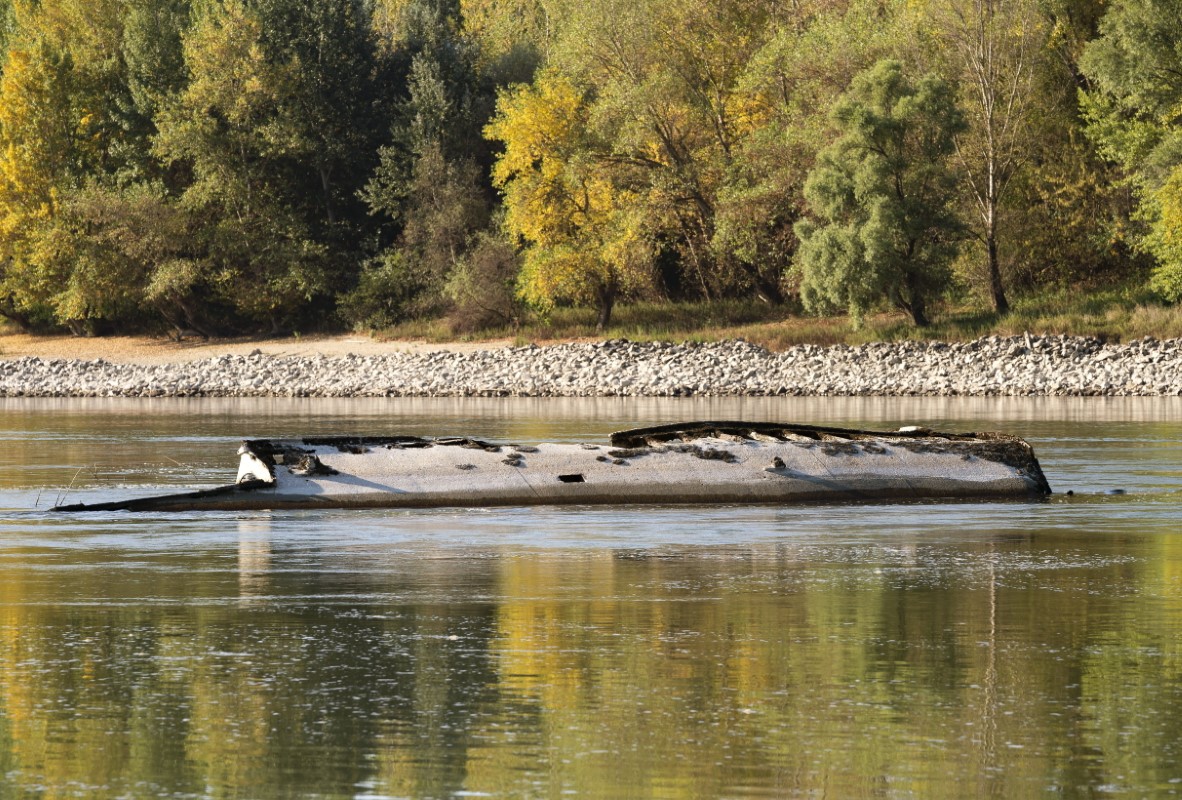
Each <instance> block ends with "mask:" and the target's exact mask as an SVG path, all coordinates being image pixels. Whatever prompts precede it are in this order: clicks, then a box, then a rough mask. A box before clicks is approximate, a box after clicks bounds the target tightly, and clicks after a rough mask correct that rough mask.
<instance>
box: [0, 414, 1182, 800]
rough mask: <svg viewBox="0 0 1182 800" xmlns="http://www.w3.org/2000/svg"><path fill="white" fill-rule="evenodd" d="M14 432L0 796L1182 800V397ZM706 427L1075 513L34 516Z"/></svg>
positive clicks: (0, 435) (5, 473)
mask: <svg viewBox="0 0 1182 800" xmlns="http://www.w3.org/2000/svg"><path fill="white" fill-rule="evenodd" d="M0 412H2V413H0V445H2V447H0V798H4V800H9V798H13V799H14V800H16V799H20V800H23V799H24V798H156V797H160V798H278V797H284V798H287V797H316V798H369V799H376V798H387V797H415V798H428V797H547V798H551V797H564V796H575V797H604V798H608V797H611V798H615V797H663V798H683V797H684V798H690V797H818V798H819V797H838V798H842V797H871V796H872V797H887V798H896V797H898V798H910V797H983V796H988V797H1003V798H1020V797H1095V796H1114V797H1172V796H1178V795H1182V494H1180V491H1179V490H1182V400H1179V399H1163V400H1144V399H1142V400H1097V399H1091V400H1088V399H1069V400H1046V399H1042V400H1005V399H962V400H921V399H890V400H884V399H850V400H841V399H836V400H834V399H825V400H816V399H742V400H737V399H732V400H693V399H690V400H581V401H570V400H548V401H542V400H381V401H377V400H364V401H324V400H316V401H310V400H309V401H299V400H290V401H288V400H284V401H270V400H267V401H263V400H257V401H219V400H200V401H154V402H150V403H145V402H131V401H49V400H28V401H23V400H20V401H18V400H7V401H5V400H0ZM694 418H716V419H717V418H751V419H775V420H781V421H797V420H800V421H813V422H818V423H824V424H833V425H849V426H873V427H877V426H891V427H897V426H899V425H904V424H916V423H920V424H926V425H930V426H932V427H937V428H946V429H952V430H974V429H975V430H981V429H1000V430H1005V431H1009V432H1012V433H1016V434H1019V435H1022V436H1024V437H1027V438H1028V439H1030V440H1031V441H1032V442H1033V443H1034V444H1035V447H1036V449H1037V452H1038V455H1039V456H1040V458H1041V460H1042V462H1043V466H1044V469H1045V471H1046V473H1047V477H1048V479H1049V480H1050V482H1051V484H1052V486H1053V487H1054V488H1055V489H1056V490H1057V491H1059V492H1065V491H1066V490H1068V489H1071V490H1073V491H1074V492H1075V495H1074V496H1073V497H1070V498H1068V497H1066V496H1064V495H1062V494H1060V495H1057V496H1056V497H1055V498H1054V499H1052V500H1051V501H1050V502H1046V503H998V504H956V503H952V504H915V505H903V506H885V505H859V506H836V507H833V506H831V507H824V506H814V507H805V508H776V507H766V506H764V507H722V508H700V507H693V508H678V507H645V508H631V509H620V510H615V509H602V508H594V509H587V508H530V509H495V510H451V509H443V510H406V511H402V510H398V511H318V512H282V513H217V514H208V513H206V514H175V515H152V514H144V515H132V514H117V513H109V514H98V513H94V514H84V515H54V514H50V513H47V511H46V509H47V508H48V507H50V506H52V505H53V504H55V503H57V502H62V501H69V502H80V501H81V502H90V501H96V500H99V499H109V498H112V497H129V496H136V495H144V494H152V493H155V492H159V491H175V490H179V489H182V488H188V487H193V488H196V487H199V486H210V485H216V484H221V483H227V482H230V481H232V480H233V477H234V474H235V470H236V466H237V465H236V457H235V455H234V451H235V450H236V448H237V443H238V440H239V439H241V438H244V437H269V436H281V435H298V434H307V433H320V434H326V433H372V434H384V433H414V434H471V435H477V436H483V437H490V438H496V439H505V440H511V441H515V442H521V443H527V442H531V441H541V440H565V441H582V440H597V441H601V440H603V439H604V437H605V436H606V434H607V433H608V432H609V431H611V430H615V429H619V428H623V427H629V426H633V425H641V424H651V423H656V422H662V421H672V420H683V419H694ZM1115 489H1121V490H1124V491H1125V492H1126V494H1124V495H1114V494H1110V493H1109V492H1110V491H1111V490H1115Z"/></svg>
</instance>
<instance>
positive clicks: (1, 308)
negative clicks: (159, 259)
mask: <svg viewBox="0 0 1182 800" xmlns="http://www.w3.org/2000/svg"><path fill="white" fill-rule="evenodd" d="M13 9H14V24H15V28H14V30H13V32H12V34H11V35H10V38H9V41H8V46H9V49H8V53H7V60H6V63H5V65H4V71H3V76H2V78H0V313H2V314H4V315H5V316H8V317H9V318H11V319H15V320H17V321H18V322H21V323H22V324H32V323H35V322H38V321H41V322H49V321H52V322H57V323H62V324H70V325H72V326H74V327H75V328H76V330H79V331H81V330H82V329H83V328H84V327H85V325H86V322H85V320H87V319H99V318H102V317H104V316H107V315H108V314H109V313H111V312H112V311H113V307H112V305H111V304H110V303H109V302H108V301H109V300H110V299H111V298H110V296H107V295H104V294H103V292H98V293H97V294H94V295H90V294H88V292H87V291H86V284H85V282H83V283H79V281H77V280H73V279H72V274H71V273H72V269H73V265H74V263H75V262H76V260H77V256H78V255H79V253H78V251H77V248H78V247H80V246H82V245H84V242H82V241H80V240H79V238H78V235H77V232H76V231H75V230H74V229H72V228H71V227H70V226H68V225H65V224H64V223H63V222H62V221H61V220H60V219H59V212H60V210H61V206H62V203H63V201H64V200H66V199H67V198H68V197H69V196H70V195H71V193H73V192H75V191H78V190H80V189H81V188H82V187H84V186H85V185H86V184H88V183H89V182H91V181H93V180H96V179H97V180H110V179H112V178H113V176H115V175H116V174H118V173H119V172H120V171H121V170H123V169H124V168H125V167H126V166H127V165H128V155H129V153H130V152H131V150H133V149H134V147H129V146H128V145H129V143H130V144H131V145H134V142H135V136H134V133H133V134H132V135H130V136H129V132H131V131H133V129H134V128H135V127H136V126H135V125H134V124H133V123H132V122H131V121H130V120H129V118H130V117H132V116H134V110H133V109H132V103H131V101H130V98H129V96H128V92H127V87H126V79H125V74H124V71H123V61H122V58H121V53H120V45H121V40H122V4H121V2H120V1H119V0H46V2H42V3H39V4H28V5H25V4H19V5H17V6H14V7H13ZM141 141H142V140H141ZM129 291H131V290H130V289H129V288H128V287H120V293H121V294H123V293H126V292H129ZM120 302H122V301H120Z"/></svg>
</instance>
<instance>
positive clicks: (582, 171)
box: [485, 73, 652, 330]
mask: <svg viewBox="0 0 1182 800" xmlns="http://www.w3.org/2000/svg"><path fill="white" fill-rule="evenodd" d="M587 112H588V108H587V104H586V103H585V102H584V98H583V95H582V92H581V91H580V90H579V89H578V87H577V86H575V85H574V84H573V83H572V82H571V81H570V80H568V79H566V78H564V77H562V76H559V75H557V74H554V73H547V74H543V75H541V76H539V77H538V79H537V80H536V81H535V82H534V84H533V85H532V86H520V87H517V88H515V89H512V90H510V91H507V92H505V93H504V94H502V95H501V97H500V99H499V101H498V103H497V115H496V117H495V118H494V120H493V121H492V123H490V124H489V126H488V127H487V128H486V130H485V133H486V135H487V136H488V137H489V138H490V139H495V140H499V141H501V142H503V143H504V152H503V153H502V155H501V157H500V159H499V160H498V161H497V163H496V165H495V166H494V168H493V182H494V183H495V185H496V186H497V187H499V188H500V189H501V190H502V192H503V193H504V199H505V226H506V228H507V229H508V231H509V232H510V233H511V234H513V235H515V236H518V237H520V238H521V239H523V240H524V241H525V245H526V246H525V253H524V263H523V266H522V273H521V278H520V281H519V291H520V295H521V297H522V299H524V300H525V301H526V302H528V303H530V304H532V305H534V306H537V307H540V308H543V309H544V308H549V307H552V306H553V305H554V304H555V303H558V302H564V301H569V302H573V303H586V304H592V305H594V307H595V308H596V309H597V310H598V312H599V318H598V323H597V327H598V329H599V330H603V329H604V328H605V327H606V326H607V325H608V323H609V322H610V320H611V313H612V307H613V305H614V304H615V301H616V299H617V298H618V297H619V296H620V295H621V294H622V293H625V292H629V291H634V290H636V289H639V288H641V287H643V286H646V285H648V283H649V282H650V277H651V269H652V253H651V247H650V243H649V239H648V237H647V235H646V233H645V230H644V226H643V220H642V218H641V215H640V214H638V213H637V209H638V208H639V206H640V202H639V201H640V198H639V196H638V195H637V194H636V192H634V191H632V190H630V189H628V188H627V187H626V186H624V185H621V183H620V182H619V181H617V180H614V179H613V178H614V177H615V175H614V173H613V169H612V163H611V159H610V157H609V155H608V154H607V152H606V151H605V150H604V148H602V147H600V146H598V143H597V142H596V141H595V139H594V136H593V134H592V132H591V130H590V127H589V125H588V119H587Z"/></svg>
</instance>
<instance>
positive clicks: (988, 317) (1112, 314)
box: [376, 287, 1182, 350]
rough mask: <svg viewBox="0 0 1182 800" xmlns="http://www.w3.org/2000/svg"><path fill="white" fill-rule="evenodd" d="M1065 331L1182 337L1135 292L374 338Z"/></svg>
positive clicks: (560, 319) (440, 326)
mask: <svg viewBox="0 0 1182 800" xmlns="http://www.w3.org/2000/svg"><path fill="white" fill-rule="evenodd" d="M1023 333H1030V334H1038V335H1058V334H1066V335H1073V336H1095V337H1098V338H1100V339H1103V340H1105V341H1112V342H1122V341H1131V340H1133V339H1141V338H1144V337H1146V336H1151V337H1154V338H1157V339H1173V338H1182V306H1168V305H1163V304H1161V303H1159V302H1156V301H1154V299H1153V298H1152V296H1151V295H1150V294H1149V293H1148V292H1147V291H1145V290H1144V289H1141V288H1139V287H1138V288H1118V289H1109V290H1104V291H1098V292H1096V291H1093V292H1089V293H1082V292H1078V291H1072V290H1062V291H1059V292H1057V293H1055V294H1050V295H1048V294H1041V295H1031V296H1026V297H1019V298H1017V299H1016V300H1015V301H1014V303H1013V307H1012V309H1011V311H1010V313H1009V314H1006V315H1004V316H999V315H997V314H996V313H994V312H993V311H991V310H989V309H986V308H982V307H973V306H954V305H949V306H945V307H944V308H943V309H941V311H940V313H938V314H937V315H936V318H935V321H934V322H933V324H932V325H930V326H928V327H926V328H916V327H915V326H914V325H912V324H911V321H910V319H909V318H908V317H907V316H906V315H905V314H903V313H879V314H875V315H871V316H869V317H867V318H866V319H865V320H864V321H863V323H862V325H861V326H855V325H854V324H853V322H852V321H851V319H850V318H849V317H844V316H841V317H814V316H807V315H804V314H802V313H801V312H800V311H799V309H794V308H792V307H791V306H780V307H776V306H769V305H767V304H763V303H757V302H739V301H720V302H714V303H631V304H621V305H619V306H617V308H616V311H615V313H614V315H613V322H612V324H611V325H610V326H609V327H608V329H607V330H606V331H605V332H603V333H602V334H597V333H596V331H595V312H594V311H593V310H592V309H576V308H564V309H557V310H556V311H555V312H554V313H552V314H551V315H549V316H548V317H546V318H538V319H531V320H527V321H526V322H525V323H524V324H522V325H521V326H519V327H517V328H509V327H503V328H490V329H487V330H482V331H478V332H477V333H475V334H468V335H464V336H457V335H455V334H454V333H453V332H452V329H451V328H450V326H449V324H448V321H447V320H446V319H437V320H429V321H416V322H408V323H405V324H402V325H398V326H395V327H393V328H389V329H386V330H383V331H380V332H378V333H377V334H376V338H378V339H381V340H386V341H396V340H420V341H428V342H438V343H442V342H452V341H456V340H461V341H483V340H493V339H501V340H503V339H510V340H513V341H515V342H516V343H518V344H528V343H530V342H536V343H539V344H541V343H546V342H554V341H570V340H579V339H597V338H604V339H630V340H632V341H637V342H647V341H700V342H713V341H723V340H727V339H745V340H747V341H749V342H753V343H755V344H759V345H763V346H764V347H767V348H768V349H770V350H783V349H785V348H788V347H791V346H793V345H797V344H848V345H857V344H865V343H867V342H879V341H887V342H893V341H903V340H940V341H965V340H969V339H976V338H980V337H982V336H993V335H997V336H1017V335H1021V334H1023Z"/></svg>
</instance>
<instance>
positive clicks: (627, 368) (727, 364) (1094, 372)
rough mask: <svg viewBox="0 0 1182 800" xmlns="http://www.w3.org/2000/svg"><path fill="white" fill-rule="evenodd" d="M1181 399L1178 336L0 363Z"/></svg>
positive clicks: (271, 387) (610, 390)
mask: <svg viewBox="0 0 1182 800" xmlns="http://www.w3.org/2000/svg"><path fill="white" fill-rule="evenodd" d="M773 394H787V395H936V396H939V395H1182V340H1170V341H1156V340H1153V339H1143V340H1138V341H1135V342H1131V343H1128V344H1120V345H1117V344H1105V343H1103V342H1101V341H1099V340H1097V339H1093V338H1083V337H1064V336H1025V337H1011V338H1001V337H990V338H985V339H978V340H976V341H972V342H963V343H955V344H949V343H942V342H900V343H892V344H886V343H875V344H867V345H861V346H858V347H846V346H841V345H838V346H832V347H821V346H816V345H801V346H798V347H793V348H791V349H789V350H786V351H784V352H782V353H773V352H770V351H768V350H766V349H764V348H762V347H758V346H756V345H753V344H749V343H747V342H743V341H731V342H721V343H715V344H692V343H691V344H668V343H650V344H641V343H635V342H628V341H624V340H612V341H607V342H599V343H595V344H564V345H554V346H548V347H537V346H533V345H531V346H527V347H519V348H504V349H497V350H485V351H476V352H468V353H459V352H448V351H440V352H434V353H426V354H408V353H390V354H388V355H380V356H359V355H349V356H345V357H339V358H329V357H326V356H312V357H273V356H266V355H263V354H262V353H257V352H256V353H254V354H252V355H248V356H228V355H226V356H218V357H216V358H210V359H206V360H203V361H193V362H185V363H178V364H168V365H160V366H144V365H135V364H115V363H111V362H108V361H104V360H102V359H99V360H96V361H70V360H62V359H55V360H43V359H40V358H19V359H12V360H3V361H0V396H7V397H196V396H210V397H276V396H278V397H355V396H436V397H449V396H452V397H454V396H502V395H515V396H534V397H547V396H615V395H624V396H628V395H647V396H676V395H773Z"/></svg>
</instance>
